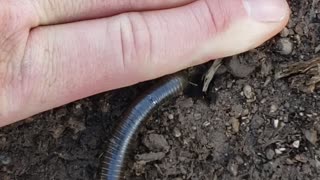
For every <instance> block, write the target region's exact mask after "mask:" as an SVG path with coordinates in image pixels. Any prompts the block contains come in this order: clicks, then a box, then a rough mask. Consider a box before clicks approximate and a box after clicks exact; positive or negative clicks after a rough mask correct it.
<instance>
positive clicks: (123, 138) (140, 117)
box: [99, 73, 188, 180]
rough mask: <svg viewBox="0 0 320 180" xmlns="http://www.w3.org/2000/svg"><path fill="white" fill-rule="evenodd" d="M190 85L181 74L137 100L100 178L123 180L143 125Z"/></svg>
mask: <svg viewBox="0 0 320 180" xmlns="http://www.w3.org/2000/svg"><path fill="white" fill-rule="evenodd" d="M187 85H188V81H187V78H186V76H184V75H183V74H181V73H177V74H174V75H171V76H168V77H166V78H164V79H163V81H161V82H160V83H159V84H157V85H155V86H154V87H152V88H151V89H149V91H147V92H146V93H144V94H143V95H142V96H141V97H140V98H138V99H137V101H136V102H135V103H134V104H133V105H132V106H131V107H130V108H129V109H128V110H127V111H126V113H125V114H124V116H123V117H122V119H121V120H120V121H119V122H118V123H119V124H118V125H117V127H116V128H115V132H114V133H113V136H112V137H111V140H110V142H109V145H108V148H107V150H106V152H105V154H104V157H103V161H102V164H101V172H100V177H99V179H101V180H118V179H119V178H120V175H121V170H122V168H123V164H124V160H125V156H126V153H127V149H128V146H129V144H130V141H131V140H132V138H133V136H134V134H135V133H136V131H137V129H138V127H139V125H140V124H141V123H142V122H143V121H144V120H146V119H147V118H148V117H149V116H150V115H151V114H152V112H153V111H154V110H155V109H156V108H158V107H159V106H160V105H161V104H163V103H164V102H165V101H166V100H168V99H170V98H172V97H173V96H176V95H178V94H179V93H181V92H182V91H183V90H184V89H185V88H186V86H187Z"/></svg>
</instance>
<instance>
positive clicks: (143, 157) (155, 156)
mask: <svg viewBox="0 0 320 180" xmlns="http://www.w3.org/2000/svg"><path fill="white" fill-rule="evenodd" d="M164 157H165V153H164V152H157V153H154V152H151V153H145V154H138V155H136V160H139V161H145V162H152V161H157V160H161V159H162V158H164Z"/></svg>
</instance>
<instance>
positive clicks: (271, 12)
mask: <svg viewBox="0 0 320 180" xmlns="http://www.w3.org/2000/svg"><path fill="white" fill-rule="evenodd" d="M243 4H244V7H245V9H246V11H247V13H248V15H249V16H251V17H252V18H254V19H255V20H257V21H262V22H279V21H282V20H283V19H284V18H285V17H286V14H287V6H288V5H287V1H286V0H243Z"/></svg>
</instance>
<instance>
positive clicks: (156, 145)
mask: <svg viewBox="0 0 320 180" xmlns="http://www.w3.org/2000/svg"><path fill="white" fill-rule="evenodd" d="M143 144H144V145H145V146H146V147H147V148H148V149H149V150H150V151H154V152H159V151H165V152H168V151H169V149H170V146H169V144H168V142H167V140H166V139H165V137H164V136H163V135H160V134H149V135H147V136H146V137H145V138H144V139H143Z"/></svg>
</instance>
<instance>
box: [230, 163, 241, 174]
mask: <svg viewBox="0 0 320 180" xmlns="http://www.w3.org/2000/svg"><path fill="white" fill-rule="evenodd" d="M238 168H239V166H238V165H237V164H236V163H235V162H230V163H229V165H228V169H229V172H230V173H231V174H232V175H233V176H237V175H238Z"/></svg>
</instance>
